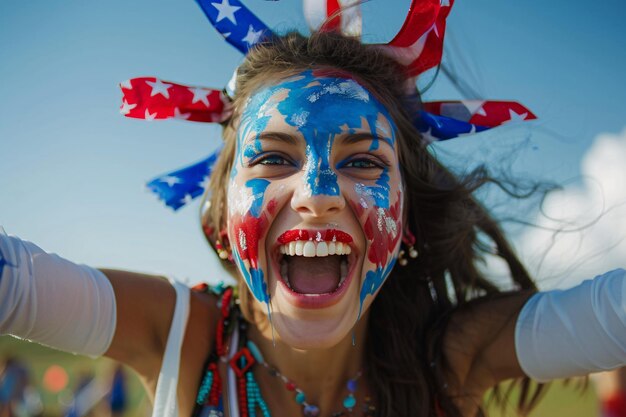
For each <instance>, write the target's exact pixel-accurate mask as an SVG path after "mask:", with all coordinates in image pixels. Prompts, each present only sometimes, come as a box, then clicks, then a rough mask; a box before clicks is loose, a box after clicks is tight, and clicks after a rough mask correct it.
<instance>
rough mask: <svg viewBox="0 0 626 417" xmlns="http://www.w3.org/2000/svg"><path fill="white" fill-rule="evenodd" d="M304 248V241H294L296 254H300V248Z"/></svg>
mask: <svg viewBox="0 0 626 417" xmlns="http://www.w3.org/2000/svg"><path fill="white" fill-rule="evenodd" d="M303 248H304V243H303V242H302V241H298V242H296V255H297V256H302V249H303Z"/></svg>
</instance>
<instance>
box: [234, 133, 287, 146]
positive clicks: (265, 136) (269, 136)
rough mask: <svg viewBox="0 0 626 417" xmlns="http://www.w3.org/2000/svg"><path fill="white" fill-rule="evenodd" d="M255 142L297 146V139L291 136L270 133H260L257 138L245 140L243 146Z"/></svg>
mask: <svg viewBox="0 0 626 417" xmlns="http://www.w3.org/2000/svg"><path fill="white" fill-rule="evenodd" d="M255 140H262V141H276V142H282V143H287V144H289V145H297V144H298V139H296V138H295V137H293V136H291V135H289V134H287V133H283V132H271V131H270V132H262V133H260V134H259V135H258V136H252V137H249V138H248V139H246V141H245V142H244V144H245V145H248V144H250V143H252V142H254V141H255Z"/></svg>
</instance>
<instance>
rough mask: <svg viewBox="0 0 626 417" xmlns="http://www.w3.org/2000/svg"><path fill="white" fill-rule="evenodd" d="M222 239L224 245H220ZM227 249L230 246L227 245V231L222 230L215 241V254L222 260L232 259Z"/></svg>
mask: <svg viewBox="0 0 626 417" xmlns="http://www.w3.org/2000/svg"><path fill="white" fill-rule="evenodd" d="M220 239H221V241H220ZM222 241H223V242H224V244H225V246H224V245H222ZM229 249H230V248H229V247H228V233H227V232H226V231H225V230H222V231H221V232H220V235H219V239H217V240H216V241H215V250H216V251H217V256H219V257H220V259H223V260H227V259H228V260H230V261H232V256H231V254H230V250H229Z"/></svg>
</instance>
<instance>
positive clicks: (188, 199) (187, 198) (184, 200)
mask: <svg viewBox="0 0 626 417" xmlns="http://www.w3.org/2000/svg"><path fill="white" fill-rule="evenodd" d="M191 200H193V197H191V195H190V194H185V196H184V197H183V198H182V199H181V200H180V202H181V203H183V205H185V204H189V203H191Z"/></svg>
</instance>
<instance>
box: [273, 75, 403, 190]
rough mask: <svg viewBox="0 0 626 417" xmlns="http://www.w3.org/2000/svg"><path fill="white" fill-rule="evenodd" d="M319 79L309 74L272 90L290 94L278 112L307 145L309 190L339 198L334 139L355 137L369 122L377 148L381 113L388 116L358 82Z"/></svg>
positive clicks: (306, 167)
mask: <svg viewBox="0 0 626 417" xmlns="http://www.w3.org/2000/svg"><path fill="white" fill-rule="evenodd" d="M318 75H320V72H316V71H305V72H304V73H302V74H301V76H299V77H296V78H294V79H292V80H289V81H285V82H283V83H281V84H280V85H279V86H276V87H274V88H273V89H270V90H274V91H275V92H274V94H276V92H278V91H279V90H281V89H284V90H288V96H287V97H286V98H285V99H284V100H282V101H280V102H279V103H278V105H277V109H278V111H279V112H280V114H282V115H284V116H285V122H286V123H287V124H289V125H290V126H293V127H294V128H296V130H297V131H298V132H300V133H301V134H302V136H303V137H304V139H305V141H306V164H305V166H304V170H305V173H306V175H305V186H306V187H307V189H308V190H309V193H310V195H320V194H324V195H339V185H338V184H337V174H336V173H335V171H334V170H333V169H332V168H331V165H330V155H331V151H332V146H333V142H334V137H335V136H336V135H338V134H341V133H346V132H349V133H353V132H354V131H355V129H358V128H361V127H362V126H363V124H364V123H363V121H364V119H365V121H366V122H367V124H368V125H369V126H370V131H371V134H372V137H373V138H374V140H373V141H372V148H376V147H378V136H379V135H378V134H377V132H376V126H377V119H378V117H379V115H380V114H381V113H382V114H383V115H385V116H387V111H386V109H385V108H384V107H383V106H382V105H381V104H380V103H378V101H377V100H376V99H375V98H374V97H372V96H371V95H370V93H369V92H368V91H367V90H366V89H365V88H363V87H362V86H361V85H359V84H358V83H357V82H356V81H354V80H352V79H345V78H316V76H318ZM320 109H324V110H323V111H320ZM387 118H388V119H389V120H390V118H389V117H387ZM390 140H391V141H392V143H393V141H394V140H393V139H390Z"/></svg>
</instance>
